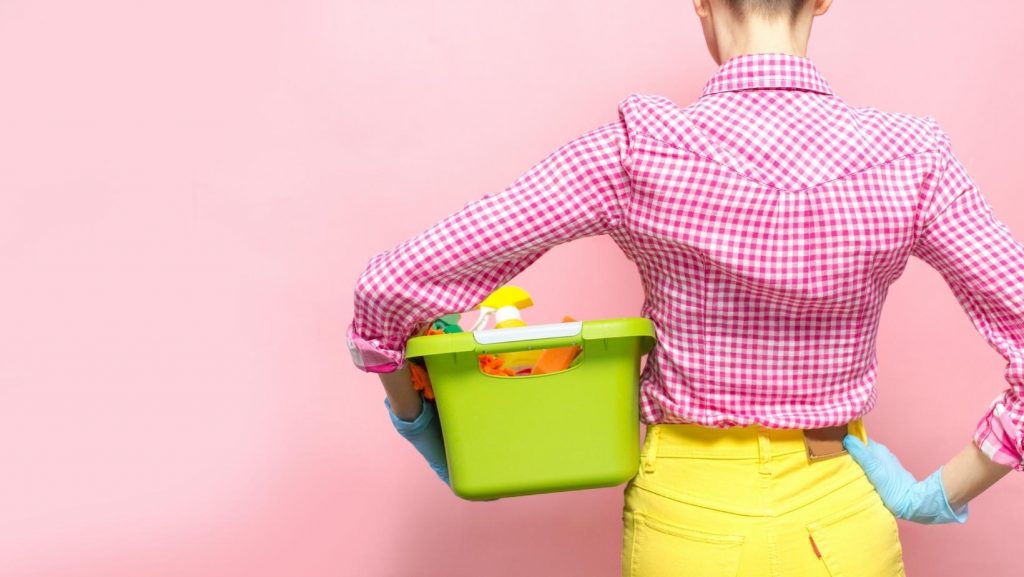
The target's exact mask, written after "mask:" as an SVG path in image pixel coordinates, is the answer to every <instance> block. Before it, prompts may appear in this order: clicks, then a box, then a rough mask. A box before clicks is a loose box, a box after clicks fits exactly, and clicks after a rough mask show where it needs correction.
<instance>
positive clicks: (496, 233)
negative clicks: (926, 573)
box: [347, 53, 1024, 471]
mask: <svg viewBox="0 0 1024 577" xmlns="http://www.w3.org/2000/svg"><path fill="white" fill-rule="evenodd" d="M601 234H606V235H609V236H610V237H611V238H612V239H613V240H614V242H615V243H616V244H617V245H618V247H619V248H620V249H621V250H622V252H623V254H624V255H625V256H626V258H628V259H630V260H631V261H633V262H634V263H635V264H636V267H637V270H638V272H639V274H640V278H641V280H642V282H643V287H644V293H645V300H644V303H643V306H642V311H641V314H642V316H645V317H648V318H650V319H651V320H652V321H653V322H654V325H655V329H656V332H657V337H658V343H657V345H656V346H655V348H654V349H653V350H652V351H651V352H650V353H649V355H648V357H647V362H646V364H645V366H644V370H643V373H642V375H641V393H640V413H641V420H642V421H643V422H644V423H646V424H653V423H681V422H689V423H699V424H702V425H705V426H711V427H730V426H745V425H749V424H754V423H757V424H761V425H765V426H768V427H774V428H813V427H825V426H831V425H837V424H842V423H847V422H849V421H852V420H854V419H857V418H859V417H861V416H863V415H865V414H866V413H868V412H870V411H871V409H872V408H873V407H874V405H875V402H876V399H877V392H876V389H875V386H874V385H875V381H876V378H877V368H878V359H877V357H876V354H875V353H876V351H875V337H876V334H877V332H878V326H879V320H880V317H881V312H882V305H883V303H884V301H885V297H886V292H887V290H888V288H889V286H890V285H891V284H892V283H893V282H894V281H895V280H896V279H897V278H899V277H900V275H901V274H902V273H903V271H904V269H905V267H906V264H907V261H908V259H909V257H910V256H915V257H917V258H919V259H921V260H923V261H924V262H926V263H927V264H928V265H930V266H931V267H932V268H934V269H935V270H937V271H938V272H939V273H940V274H941V275H942V277H943V279H944V280H945V281H946V283H947V284H948V286H949V288H950V289H951V290H952V291H953V293H954V295H955V296H956V299H957V301H958V302H959V303H960V304H961V305H962V307H963V310H964V311H965V312H966V314H967V315H968V316H969V317H970V319H971V321H972V323H973V324H974V326H975V327H976V329H977V330H978V331H979V333H980V334H981V335H982V336H983V337H984V338H985V339H986V340H987V342H988V343H989V344H990V345H991V346H992V347H993V348H994V349H995V350H997V351H998V352H999V353H1000V354H1001V355H1002V356H1003V357H1004V358H1005V359H1006V361H1007V364H1006V368H1005V371H1004V373H1003V376H1004V377H1005V381H1006V383H1007V385H1008V386H1007V388H1005V389H1004V390H1003V391H1001V392H1000V393H999V395H998V396H997V397H996V398H994V399H993V400H992V402H991V403H990V404H989V406H988V407H987V409H986V410H985V411H984V413H983V414H982V416H981V418H980V420H979V421H978V423H977V427H976V430H975V433H974V437H973V438H974V442H975V444H977V446H978V447H979V448H980V449H981V450H982V451H983V452H984V453H985V454H986V455H988V456H989V458H991V459H992V460H994V461H996V462H999V463H1002V464H1006V465H1012V466H1014V468H1015V469H1016V470H1017V471H1024V465H1022V458H1021V457H1022V455H1024V436H1022V431H1024V245H1022V244H1021V243H1020V242H1019V241H1018V240H1016V239H1015V238H1014V236H1013V235H1012V234H1011V232H1010V230H1008V229H1007V227H1006V226H1005V225H1004V224H1003V223H1001V222H1000V221H999V220H998V219H997V217H996V216H995V215H994V214H993V211H992V207H991V206H990V205H989V203H988V202H987V201H986V199H985V197H983V196H982V193H981V191H980V190H979V188H978V186H977V185H976V184H975V183H974V182H973V181H972V179H971V177H970V176H968V173H967V171H966V170H965V168H964V166H963V164H962V163H961V162H960V160H959V159H958V158H957V156H956V155H955V154H954V153H953V151H952V149H951V143H950V139H949V137H948V136H947V135H946V134H945V133H944V132H943V131H942V130H941V129H940V127H939V126H938V124H937V122H936V121H935V119H934V118H932V117H929V116H922V117H918V116H912V115H909V114H903V113H893V112H883V111H881V110H878V109H875V108H871V107H854V106H851V105H849V104H847V103H846V102H844V101H843V100H842V99H840V98H839V97H838V96H837V95H836V94H835V93H834V92H833V91H832V89H831V87H830V86H829V84H828V83H827V82H826V80H825V78H824V77H823V76H822V74H821V73H820V71H819V70H818V69H817V67H816V66H815V65H814V64H813V63H812V62H811V60H809V59H808V58H805V57H800V56H795V55H789V54H782V53H748V54H741V55H738V56H734V57H732V58H730V59H729V60H727V61H726V62H724V63H723V64H722V65H721V66H720V67H719V69H718V71H717V72H716V73H715V74H714V75H713V76H712V77H711V78H710V80H708V82H707V84H706V85H705V86H704V90H703V92H702V94H701V96H700V97H699V98H698V99H697V100H696V101H694V102H693V103H691V104H689V105H687V106H680V105H677V104H675V103H674V102H673V101H671V100H669V99H668V98H665V97H662V96H658V95H651V94H630V95H629V96H628V97H627V98H626V99H624V100H623V101H621V102H620V103H619V105H618V119H617V120H615V121H612V122H608V123H605V124H603V125H601V126H598V127H596V128H594V129H592V130H589V131H587V132H586V133H584V134H582V135H580V136H578V137H577V138H574V139H572V140H571V141H569V142H567V143H566V144H564V145H562V146H561V147H559V148H558V149H557V150H555V151H553V152H551V153H550V154H549V155H548V156H546V157H545V158H543V159H542V160H540V161H539V162H538V163H537V164H536V165H535V166H533V167H532V168H530V169H529V170H528V171H527V172H525V173H524V174H522V176H520V177H519V178H518V179H516V180H515V182H513V183H512V184H510V185H509V186H507V187H506V188H505V189H504V190H502V191H500V192H496V193H493V194H488V195H486V196H483V197H482V198H479V199H476V200H474V201H472V202H469V203H468V204H466V205H465V206H464V207H463V208H462V209H461V210H458V211H456V212H454V213H452V214H451V215H449V216H447V217H446V218H444V219H443V220H441V221H440V222H438V223H437V224H435V225H433V226H432V227H430V228H429V229H428V230H426V231H424V232H423V233H421V234H420V235H418V236H416V237H415V238H412V239H409V240H407V241H405V242H403V243H402V244H400V245H398V246H396V247H395V248H393V249H391V250H388V251H385V252H381V253H379V254H377V255H375V256H374V257H373V258H372V259H370V261H369V263H368V265H367V267H366V269H365V271H364V272H363V273H362V274H361V276H360V277H359V280H358V282H357V284H356V287H355V300H354V304H355V314H354V317H353V320H352V323H351V325H349V327H348V330H347V343H348V347H349V349H350V351H351V354H352V358H353V361H354V362H355V364H356V366H357V367H359V368H360V369H361V370H364V371H367V372H390V371H394V370H396V369H397V368H399V367H400V366H401V365H402V364H403V362H404V347H405V341H406V340H407V339H408V338H409V337H411V336H413V335H415V334H417V333H418V332H419V331H420V330H421V329H422V328H425V326H426V325H427V324H429V323H430V322H432V321H433V320H434V319H437V318H439V317H441V316H443V315H445V314H447V313H451V312H463V311H469V310H472V309H473V308H474V307H475V306H476V305H478V304H479V303H480V302H481V301H482V300H483V299H484V298H485V297H486V296H487V295H488V294H490V293H491V292H492V291H493V290H495V289H496V288H498V287H499V286H501V285H503V284H505V283H506V282H508V281H509V280H511V279H512V278H513V277H515V276H516V275H517V274H519V273H520V272H521V271H523V270H524V269H525V268H527V267H528V266H530V265H531V264H533V263H534V262H535V261H536V260H537V259H538V258H540V257H541V256H542V255H543V254H544V253H545V252H546V251H548V250H549V249H550V248H552V247H554V246H556V245H559V244H562V243H565V242H569V241H572V240H574V239H578V238H582V237H587V236H593V235H601Z"/></svg>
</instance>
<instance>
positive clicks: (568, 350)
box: [530, 315, 583, 375]
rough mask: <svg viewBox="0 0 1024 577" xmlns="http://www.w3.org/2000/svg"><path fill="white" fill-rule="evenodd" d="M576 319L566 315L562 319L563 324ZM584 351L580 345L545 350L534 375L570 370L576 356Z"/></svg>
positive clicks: (538, 360) (536, 365)
mask: <svg viewBox="0 0 1024 577" xmlns="http://www.w3.org/2000/svg"><path fill="white" fill-rule="evenodd" d="M575 321H576V319H574V318H572V317H570V316H568V315H566V316H565V318H563V319H562V322H563V323H571V322H575ZM582 350H583V347H581V346H579V345H570V346H568V347H561V348H557V349H544V351H543V352H541V354H540V357H539V358H538V359H537V363H536V364H535V365H534V366H533V372H532V373H530V374H532V375H543V374H546V373H554V372H558V371H563V370H565V369H568V368H569V364H570V363H572V360H573V359H574V358H576V355H578V354H579V353H580V351H582Z"/></svg>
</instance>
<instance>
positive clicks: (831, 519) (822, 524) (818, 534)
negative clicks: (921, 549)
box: [807, 494, 904, 576]
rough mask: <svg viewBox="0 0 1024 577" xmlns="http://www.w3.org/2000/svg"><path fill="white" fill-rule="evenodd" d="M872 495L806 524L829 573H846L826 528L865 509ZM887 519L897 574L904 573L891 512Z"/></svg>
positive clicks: (897, 531)
mask: <svg viewBox="0 0 1024 577" xmlns="http://www.w3.org/2000/svg"><path fill="white" fill-rule="evenodd" d="M873 496H874V495H873V494H868V497H867V498H865V499H864V500H863V501H861V502H859V503H857V504H855V505H851V506H850V508H849V509H847V510H845V511H838V512H836V513H833V514H831V515H829V516H826V517H823V518H821V519H819V520H817V521H813V522H811V523H808V524H807V530H808V532H809V533H810V534H811V537H812V539H813V540H814V542H815V544H816V545H817V547H818V549H819V550H820V554H819V557H820V558H821V560H822V562H824V563H825V566H826V567H827V568H828V570H829V573H830V574H832V575H835V576H842V575H846V573H845V569H846V568H845V567H844V566H843V564H842V562H841V559H840V558H837V557H836V556H837V555H838V553H836V552H835V550H834V549H833V548H832V547H833V545H835V543H834V542H833V541H832V540H831V539H830V538H829V536H828V532H827V530H828V528H829V527H831V526H833V525H835V524H836V523H837V522H839V521H842V520H844V519H847V518H849V517H851V516H853V515H855V514H858V513H862V512H864V511H866V510H867V509H868V508H869V507H871V506H872V505H873V498H872V497H873ZM885 511H886V512H887V513H889V510H888V508H886V509H885ZM887 519H888V525H889V527H890V533H891V535H892V538H893V540H894V541H895V543H896V551H897V555H898V558H899V571H900V573H897V574H898V575H904V573H903V571H904V565H903V546H902V543H900V540H899V527H898V525H897V524H896V518H895V517H894V516H892V514H891V513H890V514H889V515H888V516H887Z"/></svg>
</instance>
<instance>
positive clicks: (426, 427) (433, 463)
mask: <svg viewBox="0 0 1024 577" xmlns="http://www.w3.org/2000/svg"><path fill="white" fill-rule="evenodd" d="M420 400H421V404H422V406H423V409H422V410H421V411H420V414H419V415H417V416H416V418H415V419H413V420H412V421H404V420H402V419H399V418H398V416H397V415H395V412H394V411H392V410H391V401H390V400H389V399H388V398H387V397H384V406H385V407H387V409H388V414H389V415H391V423H392V424H393V425H394V426H395V430H396V431H398V432H399V434H401V435H402V436H403V437H405V438H406V440H407V441H409V442H410V443H412V445H413V446H414V447H416V450H417V451H419V452H420V454H421V455H423V458H425V459H426V460H427V464H428V465H430V468H431V469H433V470H434V473H436V474H437V476H438V478H440V479H441V480H442V481H444V482H445V484H447V485H448V486H449V487H451V482H449V480H448V460H447V456H446V455H445V452H444V437H443V436H442V435H441V420H440V419H438V418H437V408H435V407H434V403H429V402H427V401H425V400H423V398H422V397H420Z"/></svg>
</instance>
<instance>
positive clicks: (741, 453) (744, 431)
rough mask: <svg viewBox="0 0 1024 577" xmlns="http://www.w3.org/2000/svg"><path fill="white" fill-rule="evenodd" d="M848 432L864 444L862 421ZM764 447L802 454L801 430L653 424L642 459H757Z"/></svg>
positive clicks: (852, 423) (778, 453) (851, 424)
mask: <svg viewBox="0 0 1024 577" xmlns="http://www.w3.org/2000/svg"><path fill="white" fill-rule="evenodd" d="M847 428H848V432H849V433H850V434H852V435H855V436H857V437H858V438H859V439H860V440H861V441H863V442H864V443H865V444H867V442H868V439H867V430H866V429H865V427H864V420H863V418H858V419H855V420H853V421H850V422H849V423H847ZM765 445H768V446H770V450H771V455H775V456H781V455H788V454H791V453H804V452H806V451H807V447H806V445H805V443H804V429H775V428H771V427H767V426H764V425H760V424H752V425H746V426H735V427H726V428H717V427H707V426H704V425H700V424H696V423H655V424H653V425H650V426H648V428H647V437H646V439H645V440H644V446H643V449H642V451H641V455H646V454H647V453H649V452H650V451H652V450H653V451H654V452H655V454H656V455H657V456H659V457H696V458H703V459H758V458H760V457H762V456H763V455H764V450H765Z"/></svg>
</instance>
